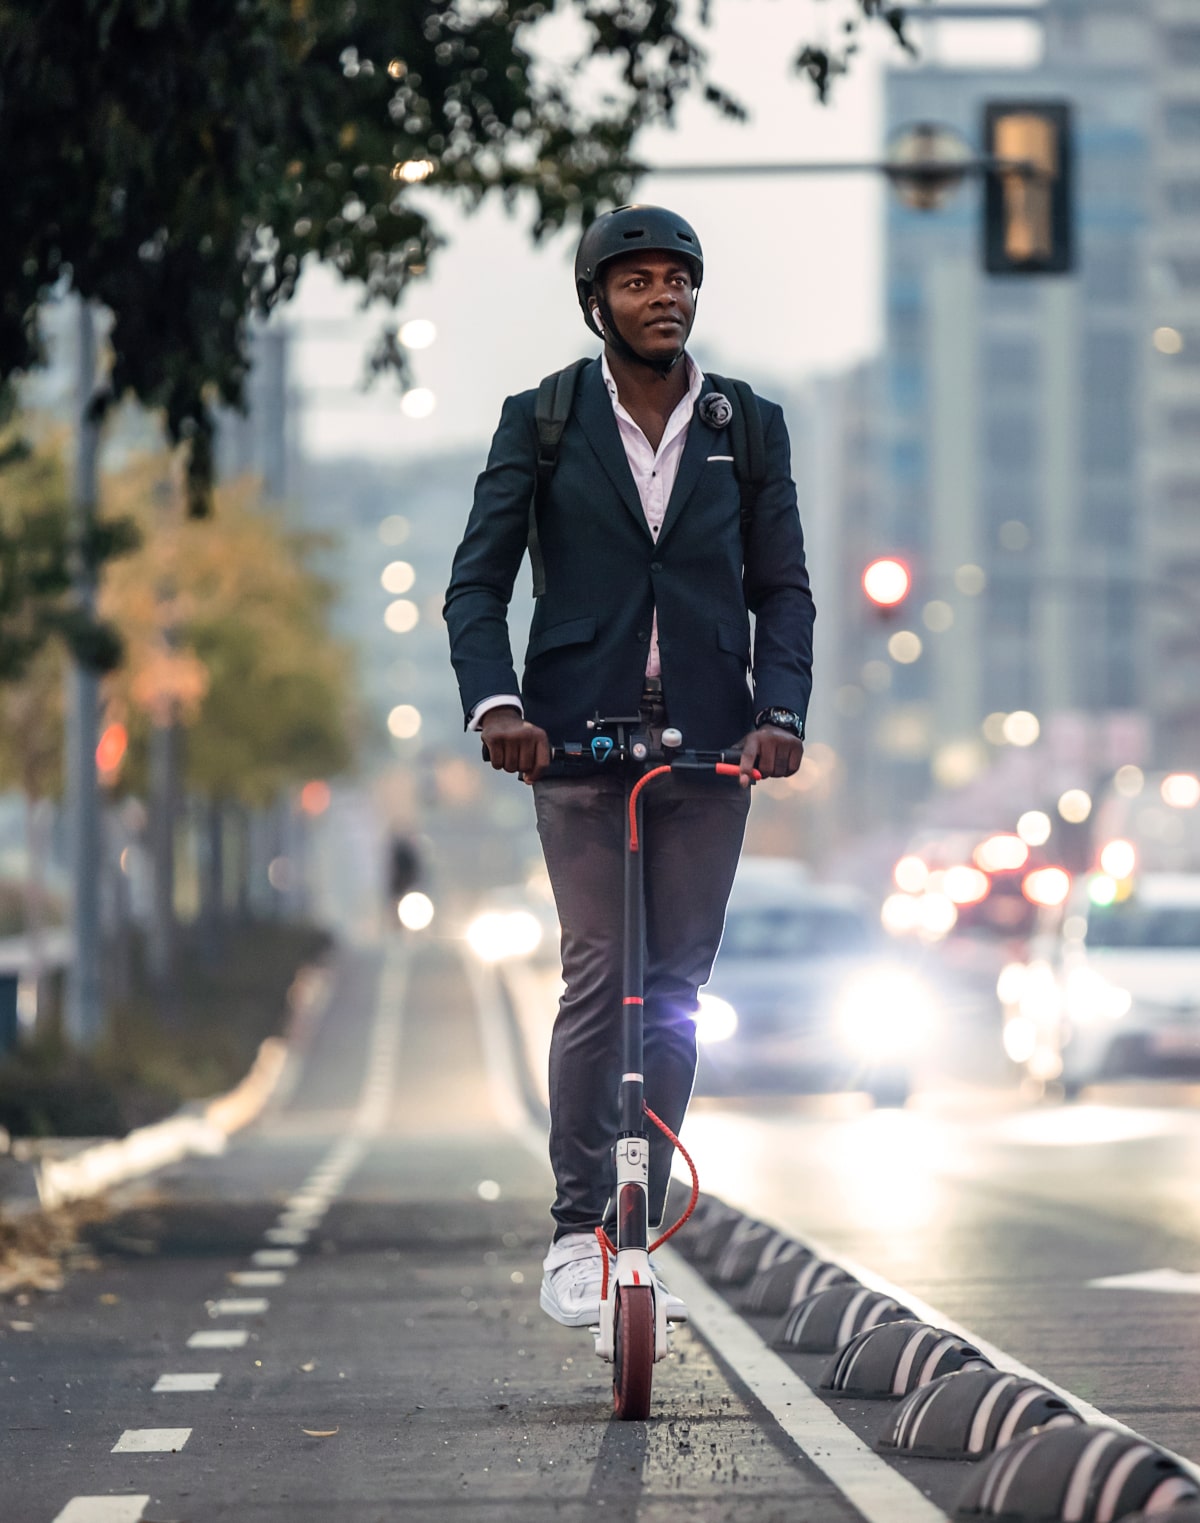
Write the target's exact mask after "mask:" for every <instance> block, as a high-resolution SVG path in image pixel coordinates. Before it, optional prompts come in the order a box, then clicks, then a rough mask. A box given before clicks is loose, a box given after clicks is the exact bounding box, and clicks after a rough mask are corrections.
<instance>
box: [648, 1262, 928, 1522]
mask: <svg viewBox="0 0 1200 1523" xmlns="http://www.w3.org/2000/svg"><path fill="white" fill-rule="evenodd" d="M655 1258H656V1260H657V1259H661V1260H662V1261H663V1264H662V1267H663V1270H664V1278H665V1279H666V1280H667V1281H668V1282H669V1283H670V1285H671V1288H672V1290H673V1291H674V1293H675V1294H676V1295H678V1296H682V1297H683V1299H684V1300H685V1301H686V1302H687V1307H688V1315H689V1317H690V1318H691V1320H692V1321H693V1322H694V1323H696V1324H698V1326H699V1329H700V1334H701V1337H702V1338H703V1339H704V1341H705V1342H706V1343H707V1344H709V1345H710V1346H711V1347H712V1348H713V1349H714V1350H715V1351H716V1352H717V1353H718V1354H719V1355H720V1356H721V1358H722V1359H724V1360H725V1362H726V1363H727V1364H729V1365H730V1366H732V1368H733V1369H734V1370H735V1371H736V1372H737V1374H738V1375H739V1376H740V1377H741V1379H742V1380H744V1381H745V1382H746V1384H747V1385H748V1386H749V1387H750V1389H751V1390H752V1391H753V1392H754V1394H755V1396H757V1397H758V1399H759V1401H761V1402H762V1404H763V1406H764V1407H766V1409H767V1411H768V1412H770V1414H771V1416H772V1417H773V1418H774V1419H775V1421H776V1422H777V1423H778V1425H779V1426H780V1427H781V1428H782V1429H783V1431H784V1432H785V1433H786V1434H787V1435H788V1436H789V1437H790V1438H791V1439H793V1440H794V1442H795V1444H796V1447H797V1448H798V1449H799V1450H800V1452H801V1453H802V1454H803V1455H805V1456H806V1458H808V1459H809V1460H811V1461H812V1463H813V1464H814V1465H816V1467H817V1468H818V1469H819V1470H820V1471H822V1472H823V1474H825V1475H826V1476H828V1478H829V1479H830V1480H831V1481H832V1482H833V1484H834V1485H835V1486H836V1487H837V1488H838V1490H839V1491H841V1492H842V1494H843V1495H844V1496H845V1497H846V1498H847V1499H848V1500H849V1501H850V1502H852V1503H853V1505H854V1506H855V1507H857V1508H858V1510H859V1512H861V1513H862V1515H863V1517H864V1518H865V1519H866V1520H867V1523H945V1520H946V1514H945V1513H944V1512H943V1511H942V1510H941V1508H940V1507H935V1506H934V1505H933V1503H932V1502H931V1501H930V1500H929V1498H928V1497H926V1496H924V1495H923V1494H922V1493H921V1492H919V1491H918V1490H917V1488H916V1487H915V1486H914V1485H913V1484H912V1482H911V1481H908V1480H906V1479H905V1478H904V1476H902V1475H901V1474H900V1472H899V1471H898V1470H894V1469H893V1468H892V1466H891V1465H889V1464H888V1463H887V1462H886V1460H882V1459H880V1458H879V1456H878V1455H877V1454H876V1453H875V1452H874V1450H872V1449H870V1448H868V1446H867V1445H866V1444H864V1443H863V1441H862V1439H860V1438H859V1437H858V1435H857V1434H856V1433H855V1432H854V1431H853V1430H852V1429H851V1428H848V1427H847V1426H846V1424H845V1423H844V1422H842V1420H841V1418H840V1417H838V1416H837V1415H836V1414H835V1413H834V1412H832V1411H831V1410H830V1409H829V1407H827V1406H826V1405H825V1403H824V1402H823V1401H821V1399H820V1398H819V1397H817V1396H815V1395H814V1394H813V1392H812V1391H810V1390H809V1388H808V1386H807V1385H805V1383H804V1381H803V1380H801V1378H800V1376H799V1375H797V1374H796V1373H795V1372H794V1371H793V1370H792V1369H791V1367H790V1366H789V1365H787V1364H785V1363H784V1361H783V1360H782V1359H781V1358H780V1357H779V1355H778V1354H776V1353H775V1352H774V1351H773V1350H772V1349H769V1348H768V1347H767V1345H766V1344H765V1343H764V1342H763V1341H762V1339H761V1338H760V1337H759V1336H758V1334H757V1333H756V1332H755V1331H754V1329H753V1328H752V1327H750V1326H749V1325H748V1324H747V1323H745V1322H744V1321H743V1320H742V1318H741V1317H740V1316H739V1315H738V1313H737V1312H735V1311H733V1310H732V1309H731V1308H730V1307H729V1306H728V1305H727V1304H726V1303H725V1302H724V1301H723V1300H722V1299H721V1298H720V1296H718V1295H717V1294H716V1292H715V1291H713V1290H710V1289H709V1287H708V1285H707V1284H706V1283H705V1281H704V1280H702V1279H701V1278H700V1276H699V1275H698V1274H697V1273H696V1271H695V1270H694V1269H692V1267H691V1266H690V1265H689V1264H687V1263H685V1262H684V1260H683V1259H681V1258H680V1257H679V1255H678V1254H677V1253H673V1252H672V1251H671V1249H670V1248H667V1247H663V1248H660V1249H659V1250H658V1252H657V1253H656V1254H655Z"/></svg>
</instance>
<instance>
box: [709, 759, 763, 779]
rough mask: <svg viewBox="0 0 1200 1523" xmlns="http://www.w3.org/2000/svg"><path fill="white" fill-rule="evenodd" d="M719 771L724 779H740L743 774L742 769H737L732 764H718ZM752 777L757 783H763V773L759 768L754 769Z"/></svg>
mask: <svg viewBox="0 0 1200 1523" xmlns="http://www.w3.org/2000/svg"><path fill="white" fill-rule="evenodd" d="M717 771H718V772H719V773H720V774H721V776H722V777H740V776H741V773H742V769H741V768H740V767H735V766H734V764H733V763H732V762H718V763H717ZM750 776H751V777H752V778H753V779H754V781H755V782H756V783H761V782H762V773H761V772H760V771H759V770H758V768H757V767H755V768H754V770H753V771H752V772H751V774H750Z"/></svg>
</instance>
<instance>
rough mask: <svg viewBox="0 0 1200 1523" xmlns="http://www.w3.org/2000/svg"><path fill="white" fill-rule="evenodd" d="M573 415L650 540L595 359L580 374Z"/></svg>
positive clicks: (600, 372)
mask: <svg viewBox="0 0 1200 1523" xmlns="http://www.w3.org/2000/svg"><path fill="white" fill-rule="evenodd" d="M575 416H576V417H577V418H578V419H579V426H580V427H581V428H582V429H583V432H584V434H585V436H586V438H587V441H588V443H589V444H590V445H591V447H592V449H593V451H594V452H595V455H596V458H597V459H598V460H599V462H600V464H601V465H602V466H603V467H604V469H605V472H606V473H607V475H608V477H609V479H610V481H611V482H612V484H613V486H615V487H616V489H617V491H618V492H619V493H620V495H621V501H622V502H623V503H624V504H625V506H626V507H627V508H628V509H629V511H630V512H631V513H632V514H633V516H634V517H635V518H636V519H637V521H638V523H639V524H641V526H642V528H643V529H644V530H645V531H646V537H647V538H648V539H649V538H650V528H649V525H648V524H647V523H646V515H645V513H644V512H643V511H642V500H641V498H640V497H639V496H638V490H637V486H636V484H635V482H634V479H633V472H632V471H631V470H630V469H629V460H628V458H627V457H626V454H625V446H624V445H623V444H622V443H621V432H620V430H619V429H618V427H617V420H616V416H615V414H614V413H613V406H612V399H611V398H610V397H609V395H608V387H607V386H605V384H604V373H603V371H602V370H601V369H600V361H599V360H595V361H594V362H593V363H592V364H591V365H589V366H588V367H587V369H586V370H585V371H584V372H583V375H582V377H581V380H580V385H579V390H578V393H577V395H576V399H575Z"/></svg>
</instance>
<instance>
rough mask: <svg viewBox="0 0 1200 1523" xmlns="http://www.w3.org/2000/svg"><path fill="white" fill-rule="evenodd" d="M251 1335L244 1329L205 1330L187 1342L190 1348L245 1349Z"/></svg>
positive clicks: (193, 1335)
mask: <svg viewBox="0 0 1200 1523" xmlns="http://www.w3.org/2000/svg"><path fill="white" fill-rule="evenodd" d="M249 1339H250V1334H249V1333H248V1332H247V1331H246V1330H245V1328H242V1327H237V1328H235V1327H229V1328H203V1329H202V1330H201V1331H200V1332H198V1333H193V1334H192V1336H191V1337H190V1338H189V1339H188V1341H187V1346H188V1348H245V1347H246V1344H247V1343H248V1342H249Z"/></svg>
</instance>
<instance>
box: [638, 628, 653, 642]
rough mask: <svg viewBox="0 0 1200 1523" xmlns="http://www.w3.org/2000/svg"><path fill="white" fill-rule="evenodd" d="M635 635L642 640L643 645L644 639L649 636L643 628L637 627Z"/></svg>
mask: <svg viewBox="0 0 1200 1523" xmlns="http://www.w3.org/2000/svg"><path fill="white" fill-rule="evenodd" d="M637 637H638V639H639V640H640V641H641V642H642V644H643V645H645V643H646V641H647V640H648V639H649V638H650V636H649V635H648V634H647V633H646V631H645V630H644V629H639V630H638V632H637Z"/></svg>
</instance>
